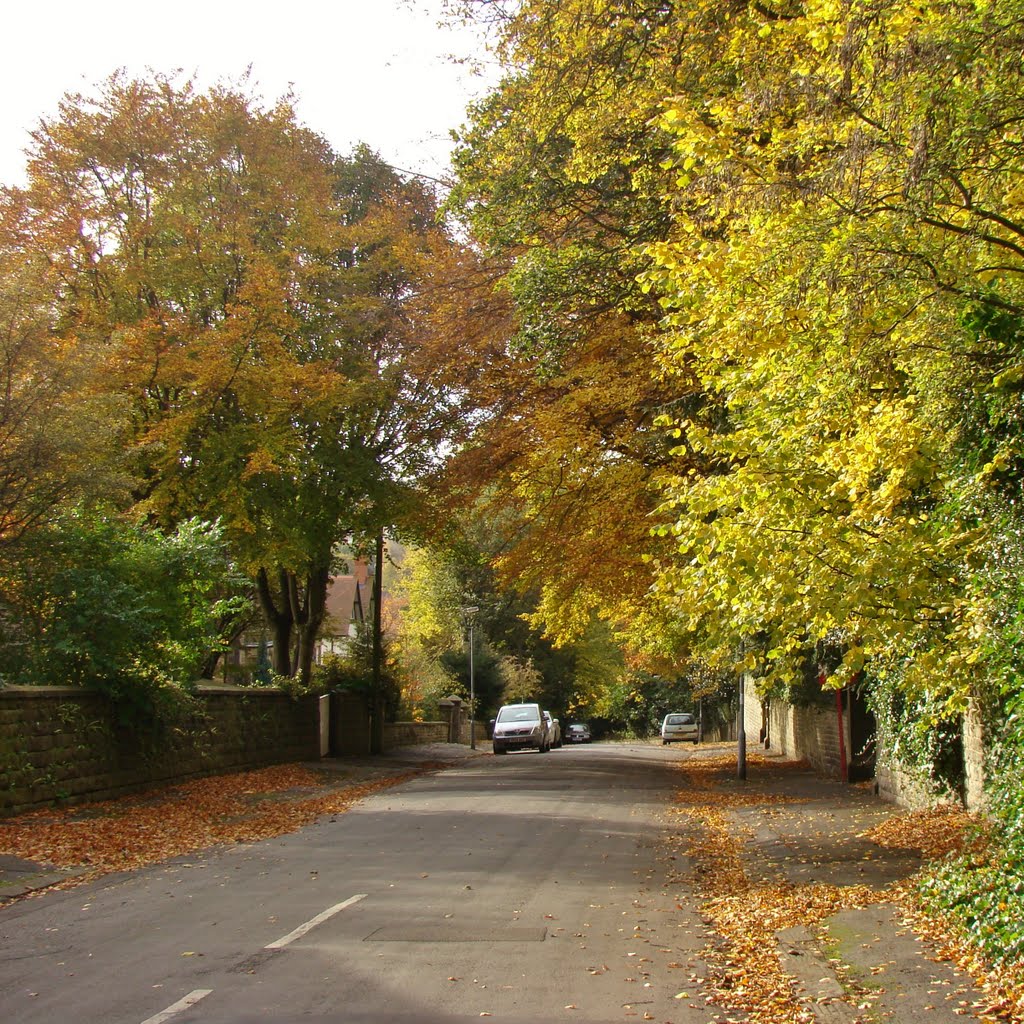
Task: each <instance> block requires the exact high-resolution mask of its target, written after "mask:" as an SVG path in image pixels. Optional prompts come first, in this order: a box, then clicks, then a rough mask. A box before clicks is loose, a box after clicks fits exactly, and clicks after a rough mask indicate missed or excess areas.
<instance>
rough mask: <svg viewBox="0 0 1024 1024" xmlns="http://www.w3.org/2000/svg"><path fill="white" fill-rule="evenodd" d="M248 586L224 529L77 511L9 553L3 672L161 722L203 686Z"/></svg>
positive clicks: (2, 574)
mask: <svg viewBox="0 0 1024 1024" xmlns="http://www.w3.org/2000/svg"><path fill="white" fill-rule="evenodd" d="M238 584H239V580H238V579H237V577H233V576H232V573H231V571H230V566H229V563H228V560H227V558H226V555H225V551H224V546H223V543H222V539H221V532H220V529H219V528H218V527H217V526H215V525H211V524H209V523H201V522H197V521H189V522H186V523H184V524H182V525H181V526H180V527H179V528H178V529H177V530H176V531H175V532H174V533H172V534H169V535H165V534H162V533H159V532H157V531H155V530H150V529H146V528H145V527H142V526H138V525H135V524H132V523H129V522H126V521H124V520H122V519H119V518H116V517H112V516H110V517H107V516H103V515H99V514H91V513H83V512H73V513H69V514H67V515H65V516H64V517H63V518H61V519H60V520H59V521H57V522H56V523H55V524H53V525H52V526H48V527H45V528H41V529H39V530H36V531H33V532H32V533H30V534H27V535H25V537H24V538H23V539H22V540H21V541H20V542H19V544H18V545H17V548H16V549H6V550H5V551H4V552H3V557H2V559H0V586H2V594H3V606H4V607H3V614H4V618H5V619H6V626H7V628H6V629H5V630H4V635H3V637H2V638H0V673H2V675H3V677H4V678H5V679H6V680H8V681H10V682H17V683H23V684H28V685H47V684H49V685H65V686H67V685H72V686H84V687H90V688H92V689H96V690H100V691H102V692H104V693H106V694H107V695H108V696H110V697H111V698H112V699H113V700H114V701H115V702H116V703H117V706H118V708H119V710H120V711H121V713H122V715H123V716H124V717H126V718H129V719H130V718H133V717H137V714H136V713H143V714H145V715H149V716H151V715H152V714H153V713H156V712H159V710H160V707H161V706H164V705H166V704H167V703H168V702H173V701H174V700H175V695H176V694H182V693H184V692H186V691H187V690H188V689H190V688H191V686H192V683H193V681H194V679H195V678H196V675H197V672H198V670H199V668H200V666H201V665H202V664H203V662H204V661H205V660H206V658H207V656H208V654H209V652H210V651H211V650H212V649H214V648H216V647H217V645H218V644H219V643H220V638H219V635H218V621H219V617H220V616H221V615H222V614H223V613H224V611H225V606H226V605H230V604H232V603H238V602H244V601H245V600H246V598H245V597H244V596H243V595H242V594H240V593H239V592H238V590H237V589H236V588H237V586H238Z"/></svg>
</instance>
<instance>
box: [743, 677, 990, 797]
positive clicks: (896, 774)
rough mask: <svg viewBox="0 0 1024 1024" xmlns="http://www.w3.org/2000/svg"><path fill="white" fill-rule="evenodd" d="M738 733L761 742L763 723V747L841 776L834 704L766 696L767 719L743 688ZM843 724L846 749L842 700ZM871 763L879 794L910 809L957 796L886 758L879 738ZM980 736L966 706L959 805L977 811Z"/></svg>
mask: <svg viewBox="0 0 1024 1024" xmlns="http://www.w3.org/2000/svg"><path fill="white" fill-rule="evenodd" d="M743 710H744V716H743V717H744V723H745V728H744V732H745V734H746V738H747V747H748V749H754V750H756V749H757V748H758V746H761V747H763V746H764V743H763V740H762V737H763V736H764V735H765V729H766V726H767V738H768V749H770V750H772V751H775V752H777V753H781V754H783V755H784V756H786V757H792V758H796V759H799V760H804V761H807V762H808V764H810V765H811V766H812V767H813V768H814V770H815V771H817V772H819V773H820V774H821V775H823V776H826V777H827V778H832V779H839V778H841V777H842V765H841V763H840V757H839V716H838V715H837V713H836V709H835V707H834V706H830V705H825V704H821V705H814V706H811V707H794V706H792V705H790V704H786V703H784V702H782V701H772V702H771V703H770V705H769V708H768V716H767V722H765V718H764V711H763V708H762V706H761V704H760V702H759V701H758V700H757V698H756V697H752V696H751V689H748V691H747V699H746V700H745V702H744V707H743ZM843 710H844V714H843V727H844V730H845V733H846V735H845V737H844V742H845V747H846V750H847V752H848V754H849V751H850V750H851V744H850V724H849V717H850V716H849V706H848V704H844V709H843ZM881 742H882V744H883V745H882V748H881V749H880V750H879V756H878V764H877V765H876V767H875V787H876V791H877V792H878V794H879V796H881V797H882V798H883V799H885V800H888V801H889V802H891V803H894V804H898V805H899V806H901V807H906V808H909V809H912V810H917V809H922V808H926V807H933V806H935V804H936V803H940V802H942V801H946V800H950V799H957V796H955V795H951V794H943V793H940V792H937V791H936V789H935V788H934V787H933V786H931V785H930V784H929V783H928V780H927V779H923V778H921V777H919V776H918V775H916V774H915V773H913V772H912V771H909V770H907V769H905V768H902V767H901V766H900V765H898V764H893V763H891V762H889V761H887V759H886V756H885V753H886V752H885V747H884V737H882V738H881ZM984 763H985V736H984V730H983V727H982V722H981V716H980V714H978V712H977V709H976V708H974V707H972V708H970V709H969V711H968V713H967V715H966V717H965V719H964V779H965V781H964V792H963V794H962V798H963V802H964V805H965V806H966V807H967V809H968V810H983V809H984V807H985V792H984V784H985V773H984Z"/></svg>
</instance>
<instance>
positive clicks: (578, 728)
mask: <svg viewBox="0 0 1024 1024" xmlns="http://www.w3.org/2000/svg"><path fill="white" fill-rule="evenodd" d="M565 738H566V739H567V740H568V741H569V742H570V743H589V742H590V726H589V725H583V724H582V723H581V722H573V723H571V724H570V726H569V727H568V728H567V729H566V730H565Z"/></svg>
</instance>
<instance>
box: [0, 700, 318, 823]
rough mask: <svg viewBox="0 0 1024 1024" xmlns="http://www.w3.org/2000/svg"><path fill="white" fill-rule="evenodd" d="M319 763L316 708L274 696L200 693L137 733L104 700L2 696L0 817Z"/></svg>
mask: <svg viewBox="0 0 1024 1024" xmlns="http://www.w3.org/2000/svg"><path fill="white" fill-rule="evenodd" d="M319 753H320V747H319V720H318V710H317V701H316V698H302V699H300V700H297V701H296V700H293V699H292V698H291V697H289V696H288V695H287V694H285V693H283V692H281V691H280V690H273V689H242V688H239V687H234V686H200V687H199V688H198V691H197V693H196V695H195V700H194V701H193V702H192V706H191V707H190V709H189V710H188V712H187V713H183V714H180V715H179V716H178V717H176V718H175V719H174V720H173V722H168V723H164V724H163V725H162V726H160V727H156V726H154V727H143V726H140V725H139V724H138V723H134V724H132V723H127V722H123V721H120V720H119V719H118V716H117V713H116V708H115V707H114V706H113V705H112V704H111V703H110V702H109V701H108V700H107V699H106V698H105V697H104V696H103V695H102V694H98V693H93V692H90V691H85V690H80V689H77V688H71V687H5V688H3V689H0V814H12V813H16V812H18V811H24V810H28V809H31V808H33V807H40V806H45V805H47V804H51V803H53V802H55V801H66V802H71V803H74V802H80V801H83V800H103V799H107V798H110V797H115V796H120V795H122V794H125V793H130V792H137V791H139V790H142V789H145V788H147V787H149V786H153V785H156V784H159V783H167V782H175V781H179V780H181V779H187V778H193V777H196V776H200V775H211V774H214V773H217V772H227V771H240V770H244V769H249V768H257V767H262V766H265V765H270V764H281V763H286V762H289V761H303V760H313V759H316V758H318V757H319Z"/></svg>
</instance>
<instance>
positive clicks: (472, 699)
mask: <svg viewBox="0 0 1024 1024" xmlns="http://www.w3.org/2000/svg"><path fill="white" fill-rule="evenodd" d="M478 611H480V609H479V608H477V607H476V606H475V605H467V606H465V607H464V608H463V609H462V614H463V615H465V616H466V619H467V621H468V622H469V749H470V750H476V687H475V684H474V680H473V616H474V615H476V613H477V612H478Z"/></svg>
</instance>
